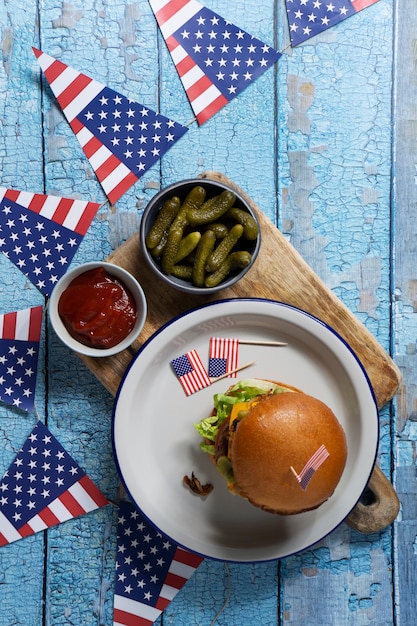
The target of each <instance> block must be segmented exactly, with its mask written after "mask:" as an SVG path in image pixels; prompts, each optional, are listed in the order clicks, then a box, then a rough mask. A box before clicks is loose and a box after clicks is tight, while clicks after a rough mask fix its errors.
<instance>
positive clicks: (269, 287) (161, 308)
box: [79, 172, 401, 533]
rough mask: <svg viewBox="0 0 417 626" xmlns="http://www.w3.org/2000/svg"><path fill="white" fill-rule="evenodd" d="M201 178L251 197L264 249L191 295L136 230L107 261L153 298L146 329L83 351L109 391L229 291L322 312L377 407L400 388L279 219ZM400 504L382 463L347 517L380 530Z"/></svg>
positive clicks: (362, 527)
mask: <svg viewBox="0 0 417 626" xmlns="http://www.w3.org/2000/svg"><path fill="white" fill-rule="evenodd" d="M201 178H208V179H211V180H217V181H221V182H223V183H225V184H227V185H229V186H230V187H232V188H234V189H236V191H238V192H239V193H240V194H242V195H243V196H245V197H246V199H247V200H248V202H249V203H250V204H251V206H252V207H253V210H254V211H255V212H256V214H257V216H258V219H259V222H260V227H261V236H262V240H261V247H260V252H259V256H258V258H257V260H256V262H255V263H254V265H253V267H252V268H251V270H250V271H249V272H248V273H247V274H246V276H244V278H243V279H242V280H240V281H239V283H238V284H236V285H234V286H233V287H230V288H228V289H225V290H224V291H220V292H218V293H216V294H212V295H208V296H201V295H199V296H191V295H188V294H185V293H182V292H180V291H178V290H176V289H174V288H171V287H169V286H167V285H165V283H163V282H162V281H160V279H158V278H157V277H155V275H154V273H153V272H152V271H151V270H150V269H149V267H148V266H147V264H146V262H145V260H144V258H143V256H142V252H141V247H140V242H139V234H138V233H136V234H135V235H133V236H132V237H131V238H130V239H128V240H127V241H126V242H125V243H124V244H123V245H122V246H120V247H119V248H118V249H117V250H115V251H114V252H113V253H112V254H111V255H110V256H109V257H108V258H107V259H106V260H107V261H109V262H111V263H114V264H115V265H119V266H121V267H124V268H125V269H127V270H128V271H129V272H131V273H132V274H133V275H134V276H135V277H136V278H137V279H138V280H139V282H140V283H141V285H142V287H143V289H144V291H145V295H146V298H147V301H148V316H147V320H146V323H145V326H144V329H143V331H142V333H141V335H140V340H137V341H136V342H135V343H134V344H132V346H131V347H130V348H129V350H125V351H124V352H122V353H120V354H117V355H115V356H113V357H108V358H98V359H95V358H91V357H85V356H82V355H79V356H80V358H81V359H82V360H83V362H84V363H85V364H86V365H87V366H88V368H89V369H90V370H91V371H92V372H93V374H94V375H95V376H96V377H97V378H98V379H99V380H100V381H101V383H102V384H103V385H104V386H105V387H106V389H108V391H109V392H110V393H111V394H113V395H116V392H117V390H118V387H119V384H120V382H121V379H122V377H123V374H124V373H125V371H126V368H127V366H128V365H129V363H130V361H131V360H132V358H133V356H134V355H135V354H136V352H137V351H138V349H139V348H140V346H141V345H142V343H143V342H144V341H146V340H147V339H148V338H149V337H150V336H151V335H152V334H153V333H154V332H155V331H156V330H158V329H159V328H160V327H161V326H162V325H163V324H165V323H166V322H168V321H169V320H171V319H172V318H174V317H176V316H178V315H180V314H182V313H184V312H185V311H188V310H190V309H192V308H194V307H196V306H199V305H201V304H205V303H208V302H212V301H216V300H222V299H227V298H239V297H258V298H268V299H273V300H277V301H280V302H285V303H287V304H290V305H293V306H295V307H298V308H300V309H302V310H304V311H307V312H308V313H311V314H312V315H314V316H316V317H318V318H320V319H321V320H322V321H324V322H325V323H326V324H328V325H329V326H331V327H332V328H334V329H335V330H336V331H337V332H338V333H339V334H340V335H341V336H342V337H343V339H344V340H345V341H346V342H347V343H348V344H349V345H350V346H351V348H352V349H353V350H354V351H355V353H356V355H357V356H358V357H359V359H360V360H361V362H362V364H363V366H364V368H365V370H366V372H367V374H368V376H369V379H370V381H371V384H372V386H373V389H374V392H375V396H376V401H377V404H378V407H379V408H381V407H382V406H383V405H384V404H386V403H387V402H388V401H389V400H391V399H392V398H393V396H394V395H395V393H396V391H397V389H398V387H399V384H400V381H401V375H400V372H399V369H398V368H397V366H396V365H395V364H394V362H393V361H392V360H391V358H390V357H389V355H388V354H387V353H386V352H385V350H383V348H382V347H381V346H380V344H379V343H378V342H377V341H376V339H375V338H374V337H373V335H372V334H371V333H370V332H369V331H368V330H367V329H366V328H365V327H364V326H363V324H362V323H361V322H359V320H358V319H357V318H356V317H355V316H354V315H353V313H352V312H351V311H350V310H349V309H348V308H347V307H346V306H345V305H344V304H343V303H342V302H341V301H340V300H339V299H338V298H337V297H336V296H335V295H334V294H333V292H332V291H331V290H330V289H329V288H328V287H327V286H326V285H325V284H324V283H323V281H322V280H321V279H320V278H319V277H318V276H317V275H316V274H315V273H314V272H313V270H312V269H311V268H310V267H309V265H308V264H307V263H306V262H305V261H304V259H303V258H302V257H301V256H300V255H299V254H298V252H297V251H296V250H295V249H294V248H293V246H292V245H291V244H290V243H289V242H288V241H287V240H286V239H285V237H284V236H283V235H282V233H281V232H280V231H279V230H278V229H277V228H276V226H275V225H274V224H273V223H272V222H271V221H270V220H269V219H268V218H267V217H266V216H265V215H264V213H263V212H262V211H261V210H260V209H259V208H258V207H257V206H256V205H255V204H254V202H253V201H252V200H251V198H249V197H248V196H247V194H245V193H244V192H243V191H242V190H241V189H240V188H238V187H237V185H235V184H234V183H233V182H232V181H231V180H229V179H228V178H226V176H224V175H223V174H221V173H219V172H205V173H203V174H202V175H201ZM398 510H399V501H398V497H397V494H396V493H395V490H394V488H393V487H392V485H391V483H390V482H389V481H388V480H387V478H386V477H385V475H384V474H383V473H382V471H381V470H380V469H379V467H378V466H375V467H374V470H373V473H372V477H371V480H370V482H369V484H368V488H367V498H366V502H365V499H364V500H363V502H360V503H359V504H358V505H357V506H356V507H355V509H354V510H353V511H352V513H351V514H350V515H349V517H348V518H347V519H346V521H347V523H348V524H349V525H350V526H351V527H353V528H355V529H356V530H359V531H360V532H366V533H368V532H376V531H378V530H381V529H382V528H385V527H386V526H388V525H389V524H391V522H392V521H393V520H394V519H395V517H396V516H397V514H398Z"/></svg>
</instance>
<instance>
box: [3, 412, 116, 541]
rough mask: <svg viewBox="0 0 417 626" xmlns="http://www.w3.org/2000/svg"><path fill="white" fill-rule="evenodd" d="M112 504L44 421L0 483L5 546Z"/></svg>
mask: <svg viewBox="0 0 417 626" xmlns="http://www.w3.org/2000/svg"><path fill="white" fill-rule="evenodd" d="M106 504H108V501H107V499H106V498H105V497H104V495H103V494H102V493H101V491H99V489H98V488H97V487H96V486H95V484H94V483H93V482H92V481H91V479H90V478H89V477H88V476H87V475H86V473H85V472H84V471H83V470H82V469H81V468H80V466H79V465H78V464H77V463H76V461H74V459H73V458H72V457H71V456H70V455H69V454H68V453H67V452H66V451H65V450H64V448H63V447H62V445H61V444H60V443H59V442H58V440H57V439H56V438H55V437H54V435H53V434H52V433H51V432H50V431H49V429H48V428H47V427H46V426H45V425H44V424H43V423H42V422H40V421H38V422H37V424H36V426H35V427H34V428H33V430H32V432H31V433H30V435H29V436H28V438H27V439H26V441H25V443H24V444H23V446H22V448H21V449H20V451H19V452H18V454H17V456H16V458H15V460H14V461H13V463H12V464H11V465H10V467H9V469H8V470H7V472H6V473H5V474H4V476H3V478H2V480H1V482H0V546H4V545H6V544H8V543H12V542H13V541H17V540H18V539H22V538H23V537H28V536H29V535H33V534H34V533H37V532H39V531H41V530H46V529H47V528H51V527H52V526H55V525H57V524H60V523H62V522H65V521H67V520H69V519H72V518H74V517H78V516H79V515H83V514H84V513H88V512H90V511H93V510H94V509H97V508H99V507H102V506H104V505H106Z"/></svg>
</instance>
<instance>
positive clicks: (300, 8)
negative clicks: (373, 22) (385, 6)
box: [285, 0, 379, 47]
mask: <svg viewBox="0 0 417 626" xmlns="http://www.w3.org/2000/svg"><path fill="white" fill-rule="evenodd" d="M378 1H379V0H326V1H324V0H285V2H286V6H287V14H288V23H289V29H290V39H291V45H292V46H293V47H294V46H297V45H298V44H300V43H302V42H303V41H306V40H307V39H310V38H311V37H314V36H315V35H318V34H319V33H321V32H323V31H325V30H327V29H328V28H331V27H332V26H334V25H335V24H338V23H339V22H342V21H343V20H345V19H346V18H348V17H350V16H351V15H353V14H354V13H358V12H359V11H362V9H366V8H367V7H369V6H371V5H372V4H376V3H377V2H378Z"/></svg>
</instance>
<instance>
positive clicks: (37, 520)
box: [27, 515, 48, 533]
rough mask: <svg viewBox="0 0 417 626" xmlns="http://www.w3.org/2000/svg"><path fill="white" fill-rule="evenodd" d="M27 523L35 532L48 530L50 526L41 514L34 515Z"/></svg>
mask: <svg viewBox="0 0 417 626" xmlns="http://www.w3.org/2000/svg"><path fill="white" fill-rule="evenodd" d="M27 525H28V526H30V528H31V529H32V530H33V532H34V533H38V532H39V531H41V530H46V529H47V528H48V526H47V525H46V524H45V522H44V521H43V519H42V518H41V517H39V515H34V517H32V519H30V520H29V521H28V522H27Z"/></svg>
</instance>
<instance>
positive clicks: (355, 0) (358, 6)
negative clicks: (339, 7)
mask: <svg viewBox="0 0 417 626" xmlns="http://www.w3.org/2000/svg"><path fill="white" fill-rule="evenodd" d="M375 2H378V0H352V5H353V8H354V9H355V11H362V9H366V7H370V6H371V5H372V4H375Z"/></svg>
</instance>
